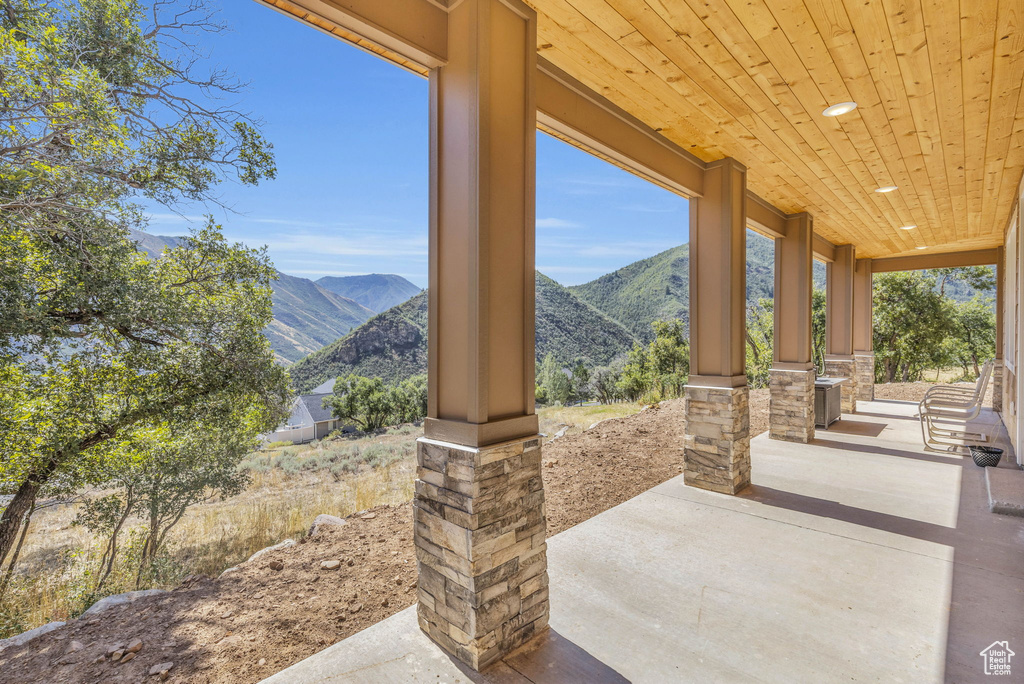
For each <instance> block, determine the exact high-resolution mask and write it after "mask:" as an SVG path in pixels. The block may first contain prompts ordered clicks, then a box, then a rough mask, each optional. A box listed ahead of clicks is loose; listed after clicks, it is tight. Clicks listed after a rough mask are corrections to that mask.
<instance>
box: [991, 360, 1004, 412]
mask: <svg viewBox="0 0 1024 684" xmlns="http://www.w3.org/2000/svg"><path fill="white" fill-rule="evenodd" d="M992 410H993V411H998V412H999V413H1002V412H1003V360H1002V359H996V360H995V361H994V362H993V364H992Z"/></svg>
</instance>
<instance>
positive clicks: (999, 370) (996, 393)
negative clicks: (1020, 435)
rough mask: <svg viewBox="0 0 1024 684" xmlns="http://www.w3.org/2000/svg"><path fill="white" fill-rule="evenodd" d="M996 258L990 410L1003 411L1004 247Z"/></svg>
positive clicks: (1004, 341) (1004, 342) (1004, 340)
mask: <svg viewBox="0 0 1024 684" xmlns="http://www.w3.org/2000/svg"><path fill="white" fill-rule="evenodd" d="M998 253H999V255H998V257H997V258H996V356H995V362H994V363H993V364H992V410H994V411H998V412H999V413H1002V412H1003V372H1004V364H1003V346H1004V345H1005V344H1006V339H1005V338H1004V337H1003V317H1004V316H1005V315H1006V313H1005V312H1004V311H1003V307H1004V306H1005V303H1004V300H1003V297H1004V294H1003V293H1004V290H1003V288H1004V287H1006V283H1004V282H1003V274H1004V273H1005V271H1006V268H1005V265H1006V248H1005V247H1000V248H999V250H998Z"/></svg>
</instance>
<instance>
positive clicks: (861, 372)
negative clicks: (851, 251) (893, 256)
mask: <svg viewBox="0 0 1024 684" xmlns="http://www.w3.org/2000/svg"><path fill="white" fill-rule="evenodd" d="M871 274H872V270H871V259H857V262H856V266H855V267H854V271H853V362H854V372H855V374H856V376H857V400H858V401H874V400H875V342H874V338H873V333H874V322H873V318H872V317H873V315H874V302H873V300H872V294H873V291H872V276H871Z"/></svg>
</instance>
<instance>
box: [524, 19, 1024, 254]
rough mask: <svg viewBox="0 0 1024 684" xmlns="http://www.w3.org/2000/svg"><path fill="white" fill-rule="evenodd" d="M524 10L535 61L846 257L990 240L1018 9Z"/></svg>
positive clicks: (1009, 154) (1016, 58) (1006, 149)
mask: <svg viewBox="0 0 1024 684" xmlns="http://www.w3.org/2000/svg"><path fill="white" fill-rule="evenodd" d="M526 1H527V3H528V4H530V5H531V6H532V7H534V8H535V9H536V10H537V13H538V33H539V35H538V49H539V53H540V54H541V55H543V56H544V57H546V58H547V59H549V60H550V61H551V62H553V63H554V64H555V65H556V66H558V67H560V68H562V69H563V70H565V71H566V72H568V73H569V74H571V75H572V76H574V77H575V78H577V79H579V80H580V81H582V82H583V83H585V84H586V85H588V86H589V87H591V88H593V89H594V90H596V91H597V92H600V93H602V94H603V95H605V96H606V97H607V98H608V99H610V100H611V101H612V102H614V103H615V104H617V105H618V106H620V107H622V108H623V109H624V110H626V111H627V112H629V113H630V114H632V115H634V116H636V117H637V118H639V119H641V120H642V121H644V122H645V123H647V124H648V125H650V126H651V127H653V128H655V129H658V130H660V131H661V133H662V134H663V135H665V136H666V137H668V138H669V139H671V140H672V141H674V142H675V143H677V144H679V145H680V146H682V147H684V148H685V149H688V150H690V151H691V152H692V153H693V154H695V155H696V156H697V157H700V158H701V159H703V160H705V161H711V160H714V159H719V158H722V157H726V156H731V157H735V158H736V159H739V160H740V161H741V162H743V163H744V164H746V165H747V167H748V185H749V187H750V188H751V189H752V190H753V191H754V192H756V193H757V194H758V195H760V196H761V197H763V198H765V199H766V200H768V201H770V202H771V203H772V204H774V205H775V206H777V207H778V208H780V209H782V210H784V211H786V212H790V213H792V212H798V211H809V212H811V213H812V214H813V215H814V218H815V230H816V231H817V232H818V233H820V234H821V235H823V236H824V237H826V238H828V239H829V240H831V241H833V242H834V243H837V244H846V243H853V244H854V245H856V247H857V253H858V256H862V257H883V256H891V255H895V254H921V253H925V254H926V253H928V252H920V251H917V250H918V248H920V247H925V248H927V249H928V250H929V251H952V250H960V249H978V248H985V247H994V246H998V245H1000V244H1002V241H1003V239H1002V236H1003V231H1004V229H1005V227H1006V222H1007V220H1008V218H1009V215H1010V211H1011V209H1012V206H1013V203H1014V197H1015V194H1016V191H1017V186H1018V183H1019V182H1020V179H1021V173H1022V170H1024V103H1022V102H1021V91H1022V88H1021V85H1022V80H1024V27H1022V25H1021V23H1022V22H1024V0H960V2H957V1H956V0H526ZM846 101H854V102H856V103H857V104H858V107H857V109H856V110H854V111H853V112H851V113H849V114H845V115H842V116H839V117H835V118H831V117H826V116H823V115H822V113H821V112H822V110H823V109H825V107H827V106H829V105H832V104H836V103H839V102H846ZM887 185H896V186H899V189H898V190H896V191H895V192H890V193H886V194H881V193H877V192H875V189H876V188H879V187H882V186H887ZM906 225H916V226H917V228H916V229H913V230H901V229H900V226H906Z"/></svg>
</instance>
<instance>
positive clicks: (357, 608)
mask: <svg viewBox="0 0 1024 684" xmlns="http://www.w3.org/2000/svg"><path fill="white" fill-rule="evenodd" d="M362 609H363V604H362V603H354V604H352V605H351V606H349V607H348V612H350V613H358V612H359V611H361V610H362Z"/></svg>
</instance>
